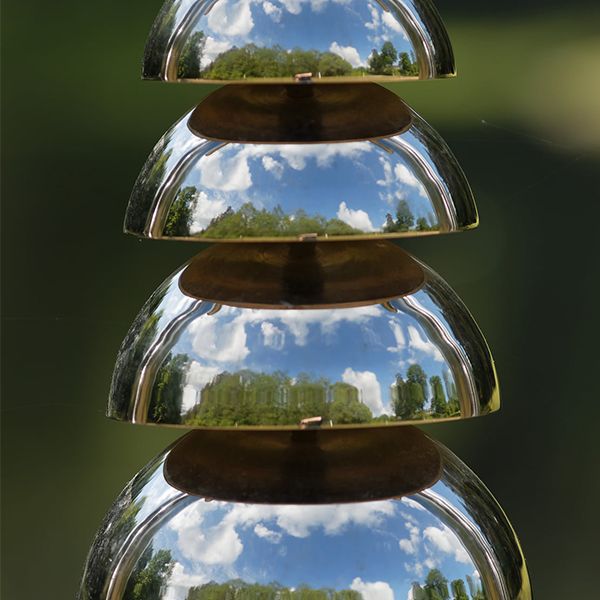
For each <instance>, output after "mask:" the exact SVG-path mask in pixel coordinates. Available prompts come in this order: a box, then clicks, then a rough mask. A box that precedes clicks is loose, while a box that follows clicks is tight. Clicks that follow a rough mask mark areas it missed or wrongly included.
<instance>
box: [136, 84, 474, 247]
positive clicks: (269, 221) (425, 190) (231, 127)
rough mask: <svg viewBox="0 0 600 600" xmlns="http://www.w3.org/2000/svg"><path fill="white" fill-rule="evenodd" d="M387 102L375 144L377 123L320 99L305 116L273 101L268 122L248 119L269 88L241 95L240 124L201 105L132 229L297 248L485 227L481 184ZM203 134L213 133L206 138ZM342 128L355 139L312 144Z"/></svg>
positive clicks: (156, 159) (178, 133)
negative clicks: (297, 244)
mask: <svg viewBox="0 0 600 600" xmlns="http://www.w3.org/2000/svg"><path fill="white" fill-rule="evenodd" d="M325 87H326V88H330V87H331V88H332V89H333V86H325ZM374 87H376V88H379V89H380V90H381V89H382V88H380V86H374ZM227 89H228V88H227ZM259 89H260V88H259ZM319 89H321V88H319ZM283 93H286V92H285V91H284V92H283ZM326 95H327V94H326ZM232 96H233V94H229V95H228V96H227V98H222V97H221V98H220V99H221V100H223V101H224V102H223V103H222V104H221V106H222V107H228V106H230V104H229V102H231V100H232ZM339 97H340V96H339V94H337V92H336V98H339ZM385 98H386V104H385V110H381V111H379V115H380V117H379V121H377V122H375V124H374V125H373V129H370V131H371V132H372V133H373V134H375V132H376V131H377V128H378V127H379V128H380V132H381V133H383V134H384V135H386V136H387V137H380V138H376V139H375V138H371V139H360V138H359V137H358V136H356V135H354V134H357V133H364V132H365V130H363V129H364V128H363V125H365V126H366V130H369V127H370V126H369V125H368V123H366V122H365V123H363V121H362V120H361V119H356V118H353V117H352V114H354V113H355V111H347V112H346V113H345V114H346V116H345V117H344V116H342V117H340V116H339V113H336V111H335V110H330V111H324V112H319V110H318V109H319V108H322V107H323V105H326V104H327V102H328V101H326V100H323V101H320V100H319V98H318V95H317V100H315V97H314V96H310V97H308V98H306V97H304V98H296V101H297V102H298V105H299V106H298V105H295V106H296V109H294V110H287V109H285V106H286V103H285V102H282V103H281V104H280V105H278V108H276V109H275V110H271V109H270V108H269V107H273V103H269V104H267V108H266V109H263V110H262V112H261V116H260V118H258V119H257V120H255V119H250V118H248V119H246V118H245V117H246V116H247V113H248V114H249V113H250V112H251V111H253V110H254V109H255V108H256V106H257V105H260V104H261V98H260V93H259V92H258V93H257V92H253V93H248V94H246V95H244V96H242V100H240V103H238V104H237V105H236V108H235V110H232V111H231V112H229V111H227V110H226V109H225V108H222V109H221V112H223V114H224V113H227V114H231V115H237V117H233V116H232V117H230V118H227V119H225V118H224V117H223V116H221V117H219V114H220V112H219V109H218V108H217V107H218V106H219V104H220V102H219V101H218V100H215V101H210V102H209V103H208V105H207V106H208V107H207V106H205V105H204V103H203V104H201V105H200V106H198V107H197V108H196V109H195V110H194V111H191V112H190V113H188V114H186V115H185V116H184V117H183V118H182V119H181V120H180V121H179V122H177V123H176V124H175V125H174V127H173V128H172V129H170V130H169V131H168V132H167V133H166V134H165V135H164V137H163V138H162V139H161V140H160V141H159V143H158V144H157V146H156V147H155V148H154V150H153V152H152V154H151V155H150V157H149V158H148V160H147V161H146V164H145V165H144V167H143V169H142V172H141V173H140V175H139V177H138V179H137V181H136V183H135V186H134V189H133V192H132V195H131V198H130V201H129V206H128V208H127V214H126V217H125V231H126V232H128V233H132V234H134V235H138V236H141V237H146V238H154V239H180V240H189V241H197V240H206V241H221V240H236V241H249V240H270V241H275V240H277V241H282V240H286V241H292V240H295V241H298V240H306V239H319V240H332V239H336V240H337V239H349V238H357V239H361V238H367V239H368V238H374V237H390V238H392V237H405V236H416V235H430V234H434V233H447V232H454V231H462V230H467V229H471V228H473V227H476V226H477V224H478V215H477V209H476V207H475V202H474V199H473V195H472V192H471V189H470V187H469V184H468V182H467V180H466V177H465V175H464V173H463V171H462V169H461V168H460V165H459V164H458V162H457V161H456V158H455V157H454V156H453V154H452V152H451V151H450V149H449V148H448V146H447V145H446V143H445V142H444V141H443V140H442V139H441V137H440V136H439V135H438V134H437V133H436V132H435V131H434V130H433V129H432V128H431V127H430V126H429V125H428V124H427V123H426V122H425V121H424V120H423V119H421V117H419V116H418V115H417V114H416V113H415V112H414V111H412V110H411V109H410V108H409V107H407V106H406V105H405V104H404V103H403V102H402V101H401V100H400V99H399V98H397V97H396V96H395V95H394V94H392V93H391V92H387V91H386V92H385ZM240 104H241V106H240ZM307 105H308V108H307ZM332 105H333V106H334V107H336V106H339V103H338V102H337V100H336V101H335V102H333V104H332ZM390 105H391V106H390ZM238 109H240V110H238ZM303 111H304V112H303ZM316 114H320V115H321V116H320V117H319V118H318V119H317V118H312V117H310V116H311V115H316ZM336 114H337V116H336ZM371 114H373V113H368V116H369V117H370V115H371ZM306 115H308V116H306ZM305 116H306V118H305ZM309 117H310V118H309ZM353 121H354V125H352V122H353ZM306 124H308V126H307V125H306ZM204 128H209V129H210V134H211V136H212V137H203V134H202V130H203V129H204ZM390 130H395V131H397V133H396V134H394V135H389V133H390ZM236 131H237V132H238V133H237V134H234V132H236ZM342 133H346V134H347V136H348V137H345V138H343V140H336V141H335V143H334V142H327V143H326V142H321V143H306V142H305V141H304V140H305V139H306V138H307V137H308V138H313V139H317V140H319V139H325V140H330V139H332V135H341V134H342ZM213 138H215V139H213ZM216 138H218V139H216ZM264 138H268V139H270V140H271V141H274V142H277V143H265V142H264ZM227 140H229V141H227ZM344 140H345V141H344ZM240 141H241V142H247V143H240Z"/></svg>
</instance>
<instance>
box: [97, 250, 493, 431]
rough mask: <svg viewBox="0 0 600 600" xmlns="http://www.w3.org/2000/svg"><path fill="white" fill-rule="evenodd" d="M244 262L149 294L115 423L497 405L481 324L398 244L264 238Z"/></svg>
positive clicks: (182, 273)
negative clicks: (303, 242)
mask: <svg viewBox="0 0 600 600" xmlns="http://www.w3.org/2000/svg"><path fill="white" fill-rule="evenodd" d="M305 246H306V247H307V249H306V250H303V252H299V251H298V248H300V249H304V248H305ZM248 248H251V246H248ZM311 248H312V251H311ZM317 248H318V250H317ZM236 254H237V253H236V252H235V251H232V250H231V245H224V244H219V245H215V246H213V247H211V248H210V249H209V250H207V251H205V252H201V253H200V254H199V255H198V256H197V257H196V258H195V259H193V261H191V263H190V264H188V265H186V266H185V267H183V268H182V269H180V270H179V271H178V272H176V273H175V274H174V275H173V276H171V277H170V278H168V279H167V280H166V281H165V282H164V283H163V284H162V285H161V286H160V287H159V288H158V290H157V291H156V292H155V293H154V295H153V296H152V297H151V298H150V300H149V301H148V302H147V304H146V305H145V306H144V308H143V309H142V311H141V312H140V314H139V315H138V317H137V319H136V320H135V322H134V324H133V326H132V328H131V330H130V331H129V333H128V334H127V337H126V338H125V341H124V342H123V345H122V347H121V350H120V352H119V356H118V358H117V363H116V367H115V372H114V375H113V382H112V387H111V394H110V401H109V408H108V416H110V417H113V418H116V419H122V420H128V421H131V422H134V423H155V424H163V425H182V426H187V427H208V428H212V427H234V428H236V427H238V428H239V427H250V428H252V427H268V428H278V427H285V428H294V429H298V428H301V429H304V428H331V427H338V426H339V427H348V426H355V427H356V426H366V425H373V424H379V425H388V424H398V423H406V422H412V421H423V420H442V419H458V418H468V417H474V416H478V415H483V414H487V413H489V412H491V411H494V410H497V409H498V407H499V395H498V383H497V379H496V373H495V370H494V365H493V361H492V357H491V355H490V352H489V348H488V347H487V344H486V343H485V340H484V338H483V336H482V334H481V332H480V331H479V329H478V327H477V325H476V324H475V322H474V320H473V318H472V317H471V315H470V314H469V312H468V311H467V309H466V308H465V306H464V305H463V304H462V302H461V301H460V300H459V298H458V297H457V296H456V294H455V293H454V292H453V291H452V289H451V288H450V287H449V286H448V285H447V284H446V283H445V282H444V281H443V280H442V279H441V278H440V277H439V276H438V275H436V274H435V273H434V272H433V271H431V270H430V269H429V268H427V267H426V266H424V265H423V264H422V263H419V262H418V261H416V260H415V259H414V258H412V257H410V256H408V255H407V254H406V253H404V252H403V251H402V250H400V249H399V248H398V247H397V246H395V245H394V244H392V243H390V242H362V243H360V242H353V243H351V242H347V243H342V242H340V243H338V244H320V245H315V244H310V245H309V244H306V245H300V246H298V245H296V244H275V245H274V244H263V245H259V246H258V247H256V248H254V249H253V250H252V252H251V253H250V255H249V256H248V257H247V259H244V258H242V259H236ZM361 255H362V258H358V257H360V256H361ZM253 265H255V266H253ZM363 284H364V286H363Z"/></svg>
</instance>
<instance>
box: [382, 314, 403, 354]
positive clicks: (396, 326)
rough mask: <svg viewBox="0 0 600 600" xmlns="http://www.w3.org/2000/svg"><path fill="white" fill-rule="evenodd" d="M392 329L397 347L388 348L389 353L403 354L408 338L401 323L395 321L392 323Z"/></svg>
mask: <svg viewBox="0 0 600 600" xmlns="http://www.w3.org/2000/svg"><path fill="white" fill-rule="evenodd" d="M390 329H391V330H392V333H393V334H394V339H395V340H396V345H395V346H389V347H388V348H387V351H388V352H403V351H404V349H405V348H406V338H405V337H404V332H403V331H402V327H401V325H400V323H396V322H395V321H390Z"/></svg>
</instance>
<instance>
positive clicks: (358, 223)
mask: <svg viewBox="0 0 600 600" xmlns="http://www.w3.org/2000/svg"><path fill="white" fill-rule="evenodd" d="M337 217H338V219H340V220H341V221H344V223H347V224H348V225H350V227H354V228H355V229H359V230H361V231H375V227H373V224H372V223H371V219H369V215H368V214H367V213H366V212H365V211H364V210H360V209H357V210H354V209H352V208H348V206H347V205H346V203H345V202H341V203H340V206H339V208H338V211H337Z"/></svg>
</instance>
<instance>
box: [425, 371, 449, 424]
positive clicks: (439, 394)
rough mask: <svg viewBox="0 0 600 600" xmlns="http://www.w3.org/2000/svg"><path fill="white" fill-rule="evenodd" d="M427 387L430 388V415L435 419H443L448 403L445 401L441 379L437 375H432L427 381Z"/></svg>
mask: <svg viewBox="0 0 600 600" xmlns="http://www.w3.org/2000/svg"><path fill="white" fill-rule="evenodd" d="M429 385H430V386H431V413H432V415H433V416H435V417H443V416H445V415H447V411H448V402H447V401H446V394H445V393H444V386H443V385H442V379H441V378H440V377H438V376H437V375H434V376H433V377H431V378H430V379H429Z"/></svg>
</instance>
